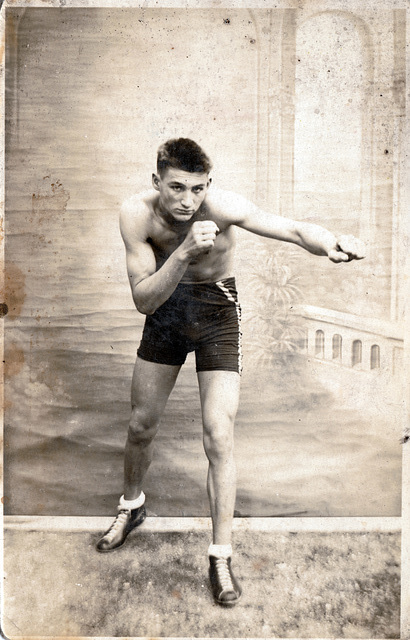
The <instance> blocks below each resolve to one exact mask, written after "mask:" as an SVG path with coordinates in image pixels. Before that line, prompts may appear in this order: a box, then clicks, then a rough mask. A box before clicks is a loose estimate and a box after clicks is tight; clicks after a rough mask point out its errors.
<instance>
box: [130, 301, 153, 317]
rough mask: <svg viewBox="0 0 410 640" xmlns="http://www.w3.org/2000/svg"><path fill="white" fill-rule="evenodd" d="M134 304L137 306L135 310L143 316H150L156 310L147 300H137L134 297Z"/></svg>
mask: <svg viewBox="0 0 410 640" xmlns="http://www.w3.org/2000/svg"><path fill="white" fill-rule="evenodd" d="M134 304H135V306H136V308H137V311H139V312H140V313H142V315H144V316H152V314H153V313H155V311H156V309H155V307H153V305H152V304H149V302H148V301H146V300H144V301H143V300H138V299H136V298H135V297H134Z"/></svg>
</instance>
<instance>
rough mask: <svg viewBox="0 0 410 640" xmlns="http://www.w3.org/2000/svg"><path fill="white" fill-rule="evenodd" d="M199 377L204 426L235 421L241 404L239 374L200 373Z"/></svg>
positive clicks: (221, 372)
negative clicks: (216, 422)
mask: <svg viewBox="0 0 410 640" xmlns="http://www.w3.org/2000/svg"><path fill="white" fill-rule="evenodd" d="M197 375H198V383H199V393H200V398H201V407H202V417H203V420H204V424H205V423H214V422H215V421H219V420H226V419H229V420H230V421H233V420H234V419H235V416H236V412H237V409H238V404H239V390H240V375H239V373H236V371H198V373H197Z"/></svg>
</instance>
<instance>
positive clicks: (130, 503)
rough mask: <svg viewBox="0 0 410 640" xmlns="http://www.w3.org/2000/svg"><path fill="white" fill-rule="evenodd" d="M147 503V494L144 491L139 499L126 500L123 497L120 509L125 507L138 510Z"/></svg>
mask: <svg viewBox="0 0 410 640" xmlns="http://www.w3.org/2000/svg"><path fill="white" fill-rule="evenodd" d="M144 502H145V494H144V492H143V491H141V493H140V494H139V496H138V498H135V500H125V498H124V496H123V495H122V496H121V498H120V507H125V508H126V509H138V507H142V505H143V504H144Z"/></svg>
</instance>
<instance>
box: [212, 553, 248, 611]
mask: <svg viewBox="0 0 410 640" xmlns="http://www.w3.org/2000/svg"><path fill="white" fill-rule="evenodd" d="M209 579H210V581H211V588H212V594H213V596H214V600H215V602H217V603H218V604H220V605H222V606H224V607H234V606H235V605H236V604H237V603H238V602H239V600H240V598H241V595H242V589H241V587H240V585H239V582H238V581H237V580H236V578H235V576H234V575H233V573H232V568H231V558H216V557H215V556H209Z"/></svg>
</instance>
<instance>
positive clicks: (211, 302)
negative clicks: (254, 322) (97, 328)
mask: <svg viewBox="0 0 410 640" xmlns="http://www.w3.org/2000/svg"><path fill="white" fill-rule="evenodd" d="M240 317H241V309H240V306H239V303H238V294H237V291H236V286H235V278H225V279H224V280H219V281H218V282H213V283H205V284H181V283H180V284H179V285H178V286H177V288H176V289H175V291H174V293H173V294H172V295H171V296H170V297H169V298H168V300H167V301H166V302H165V303H164V304H163V305H161V307H159V308H158V309H157V310H156V311H155V313H153V314H152V315H150V316H147V317H146V320H145V326H144V331H143V334H142V340H141V344H140V346H139V349H138V356H139V357H140V358H142V359H143V360H148V361H149V362H157V363H159V364H168V365H182V364H183V363H184V362H185V359H186V356H187V354H188V353H189V352H190V351H195V359H196V370H197V371H216V370H222V371H237V372H238V373H240V372H241V368H242V362H241V361H242V357H241V355H242V354H241V331H240Z"/></svg>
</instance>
